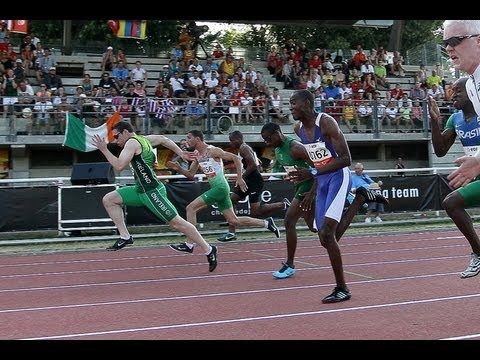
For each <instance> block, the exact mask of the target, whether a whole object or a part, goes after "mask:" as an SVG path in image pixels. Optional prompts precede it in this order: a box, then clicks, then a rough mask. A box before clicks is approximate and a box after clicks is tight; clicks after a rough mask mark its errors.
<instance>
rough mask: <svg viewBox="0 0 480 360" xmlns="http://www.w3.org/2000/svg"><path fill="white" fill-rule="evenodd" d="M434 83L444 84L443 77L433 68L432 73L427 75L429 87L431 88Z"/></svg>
mask: <svg viewBox="0 0 480 360" xmlns="http://www.w3.org/2000/svg"><path fill="white" fill-rule="evenodd" d="M433 85H437V86H442V78H441V77H440V76H438V75H437V71H436V70H432V75H430V76H428V77H427V87H428V88H429V89H431V88H432V86H433Z"/></svg>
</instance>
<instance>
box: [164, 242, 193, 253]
mask: <svg viewBox="0 0 480 360" xmlns="http://www.w3.org/2000/svg"><path fill="white" fill-rule="evenodd" d="M169 246H170V248H171V249H173V250H176V251H181V252H187V253H190V254H191V253H193V247H189V246H188V245H187V243H184V242H183V243H180V244H171V245H169Z"/></svg>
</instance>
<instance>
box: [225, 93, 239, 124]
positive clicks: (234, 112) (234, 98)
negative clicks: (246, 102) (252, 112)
mask: <svg viewBox="0 0 480 360" xmlns="http://www.w3.org/2000/svg"><path fill="white" fill-rule="evenodd" d="M228 100H229V101H230V107H229V108H228V113H229V114H230V116H231V117H232V121H233V123H234V124H238V123H240V120H241V114H240V105H241V99H240V92H239V90H238V89H235V90H233V94H232V95H231V96H230V97H229V99H228Z"/></svg>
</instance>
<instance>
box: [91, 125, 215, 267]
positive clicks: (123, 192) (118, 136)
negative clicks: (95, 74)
mask: <svg viewBox="0 0 480 360" xmlns="http://www.w3.org/2000/svg"><path fill="white" fill-rule="evenodd" d="M112 132H113V137H114V143H116V144H117V145H118V146H120V147H121V148H123V150H122V151H121V153H120V155H119V156H118V157H117V156H115V155H114V154H112V153H111V152H110V150H109V149H108V147H107V143H106V142H105V139H103V138H101V137H99V136H98V135H95V136H94V139H93V141H94V143H95V145H96V147H97V148H98V150H100V151H101V152H102V153H103V155H105V157H106V159H107V160H108V162H109V163H110V164H112V166H113V168H114V169H115V170H117V171H121V170H123V169H125V168H126V167H127V166H129V165H130V168H131V169H132V172H133V174H134V178H135V185H131V186H123V187H121V188H119V189H117V190H114V191H111V192H109V193H108V194H106V195H105V196H104V197H103V205H104V207H105V210H107V213H108V215H109V216H110V218H111V219H112V221H113V223H114V224H115V226H116V227H117V229H118V231H119V233H120V239H118V240H117V241H116V242H115V243H114V244H113V245H112V246H111V247H109V248H107V250H120V249H122V248H123V247H125V246H126V245H131V244H133V239H132V236H131V235H130V233H129V231H128V229H127V226H126V224H125V216H124V213H123V209H122V207H123V206H124V205H127V206H144V207H146V208H148V209H149V210H150V211H151V212H152V213H153V214H155V216H157V218H159V219H160V220H162V221H164V222H166V223H167V224H168V225H169V226H170V227H172V228H173V229H175V230H176V231H179V232H181V233H183V234H184V235H185V236H186V238H187V240H188V241H191V242H194V243H196V244H197V245H199V246H200V247H201V248H202V249H203V251H204V252H205V255H206V256H207V260H208V264H209V266H208V270H209V271H210V272H211V271H213V270H215V268H216V267H217V248H216V247H215V246H210V245H209V244H208V243H207V242H206V241H205V239H204V238H203V237H202V236H201V235H200V233H199V232H198V230H197V229H196V228H195V226H194V225H192V224H191V223H189V222H188V221H186V220H185V219H183V218H182V217H181V216H180V215H178V212H177V209H175V207H174V206H173V204H172V203H171V202H170V200H169V199H168V198H167V190H166V188H165V185H163V183H162V182H161V181H159V180H158V178H157V175H156V174H155V170H154V163H155V161H156V156H155V153H154V151H153V148H154V147H157V146H164V147H166V148H168V149H170V150H172V151H173V152H175V154H177V155H178V156H180V157H182V159H184V160H187V161H189V160H193V159H192V154H191V153H189V152H186V151H182V149H180V148H179V147H178V145H177V144H175V142H173V141H172V140H170V139H168V138H166V137H165V136H163V135H148V136H141V135H137V134H135V132H134V131H133V128H132V125H130V123H127V122H125V121H120V122H118V123H116V124H115V125H114V126H113V128H112Z"/></svg>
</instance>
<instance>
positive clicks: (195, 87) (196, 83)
mask: <svg viewBox="0 0 480 360" xmlns="http://www.w3.org/2000/svg"><path fill="white" fill-rule="evenodd" d="M201 89H203V80H202V78H201V77H200V72H198V71H197V70H194V71H193V76H191V77H190V78H189V79H188V81H187V96H191V97H195V98H198V92H199V91H200V90H201Z"/></svg>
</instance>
